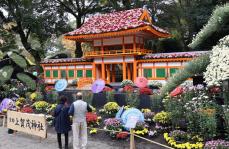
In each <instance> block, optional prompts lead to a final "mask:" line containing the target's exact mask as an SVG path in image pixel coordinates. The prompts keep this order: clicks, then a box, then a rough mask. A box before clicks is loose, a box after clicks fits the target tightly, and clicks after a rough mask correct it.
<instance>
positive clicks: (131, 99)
mask: <svg viewBox="0 0 229 149" xmlns="http://www.w3.org/2000/svg"><path fill="white" fill-rule="evenodd" d="M138 96H139V93H136V92H127V93H126V103H127V105H129V106H130V107H138V105H139V98H138Z"/></svg>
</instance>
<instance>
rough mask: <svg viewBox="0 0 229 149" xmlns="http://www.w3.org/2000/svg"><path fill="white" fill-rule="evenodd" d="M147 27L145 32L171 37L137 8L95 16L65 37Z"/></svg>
mask: <svg viewBox="0 0 229 149" xmlns="http://www.w3.org/2000/svg"><path fill="white" fill-rule="evenodd" d="M146 26H147V27H148V28H147V29H146V28H144V29H145V30H154V32H155V31H156V32H158V33H161V34H163V35H164V36H169V35H170V34H169V33H168V32H167V31H166V30H163V29H161V28H159V27H157V26H155V25H152V24H151V18H150V16H149V13H148V11H147V10H145V9H143V8H137V9H131V10H125V11H118V12H112V13H107V14H99V15H94V16H92V17H91V18H89V19H88V20H87V21H86V22H85V23H84V24H83V25H82V26H81V27H80V28H78V29H76V30H74V31H71V32H69V33H66V34H65V37H66V38H68V39H73V38H71V37H70V36H80V35H91V34H103V33H110V32H119V31H125V30H129V29H137V28H139V27H146ZM137 31H139V30H137ZM81 38H83V36H81Z"/></svg>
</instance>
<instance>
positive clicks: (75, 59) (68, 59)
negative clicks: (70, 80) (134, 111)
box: [41, 58, 92, 64]
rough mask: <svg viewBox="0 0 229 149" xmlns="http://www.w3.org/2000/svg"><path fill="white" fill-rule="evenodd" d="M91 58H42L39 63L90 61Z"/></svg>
mask: <svg viewBox="0 0 229 149" xmlns="http://www.w3.org/2000/svg"><path fill="white" fill-rule="evenodd" d="M91 61H92V60H91V59H84V58H61V59H44V60H43V61H42V62H41V64H56V63H74V62H91Z"/></svg>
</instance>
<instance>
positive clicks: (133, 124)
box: [125, 116, 138, 128]
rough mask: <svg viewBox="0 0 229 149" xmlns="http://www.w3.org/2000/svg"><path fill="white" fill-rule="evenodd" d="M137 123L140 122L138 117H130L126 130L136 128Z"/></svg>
mask: <svg viewBox="0 0 229 149" xmlns="http://www.w3.org/2000/svg"><path fill="white" fill-rule="evenodd" d="M137 122H138V117H137V116H130V117H128V119H127V122H126V125H125V127H126V128H135V127H136V124H137Z"/></svg>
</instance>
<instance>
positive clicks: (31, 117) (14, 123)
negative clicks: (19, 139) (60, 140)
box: [7, 111, 47, 138]
mask: <svg viewBox="0 0 229 149" xmlns="http://www.w3.org/2000/svg"><path fill="white" fill-rule="evenodd" d="M7 128H10V129H13V130H17V131H20V132H24V133H28V134H31V135H35V136H39V137H41V138H46V137H47V129H46V120H45V115H44V114H28V113H21V112H15V111H7Z"/></svg>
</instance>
